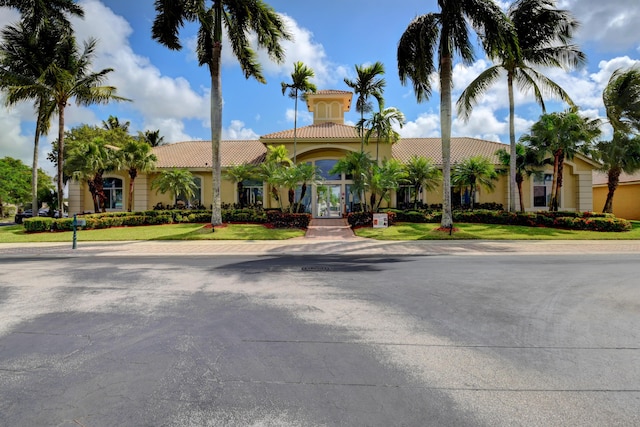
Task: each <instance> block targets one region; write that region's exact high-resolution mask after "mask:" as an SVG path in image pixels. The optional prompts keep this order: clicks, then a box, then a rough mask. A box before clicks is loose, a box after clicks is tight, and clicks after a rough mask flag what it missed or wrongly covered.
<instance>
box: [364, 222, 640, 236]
mask: <svg viewBox="0 0 640 427" xmlns="http://www.w3.org/2000/svg"><path fill="white" fill-rule="evenodd" d="M631 224H632V227H633V228H632V230H631V231H627V232H621V233H613V232H598V231H573V230H561V229H558V228H544V227H524V226H519V225H493V224H466V223H460V224H454V227H455V228H457V229H459V231H454V232H453V234H452V235H451V236H449V233H448V232H442V231H436V229H437V228H438V227H439V226H440V224H439V223H438V224H435V223H429V224H414V223H398V224H395V225H393V226H392V227H389V228H359V229H357V230H356V231H355V232H356V235H357V236H360V237H368V238H371V239H378V240H467V239H485V240H636V239H640V221H631Z"/></svg>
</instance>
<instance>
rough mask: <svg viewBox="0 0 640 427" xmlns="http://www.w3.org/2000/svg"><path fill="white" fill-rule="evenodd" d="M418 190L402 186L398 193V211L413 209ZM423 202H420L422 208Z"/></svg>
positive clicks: (410, 186)
mask: <svg viewBox="0 0 640 427" xmlns="http://www.w3.org/2000/svg"><path fill="white" fill-rule="evenodd" d="M415 194H416V190H415V188H414V187H413V186H412V185H401V186H400V187H398V191H396V207H397V208H398V209H413V208H414V206H415V204H414V199H415ZM420 202H421V200H418V207H420Z"/></svg>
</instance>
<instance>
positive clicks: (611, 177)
mask: <svg viewBox="0 0 640 427" xmlns="http://www.w3.org/2000/svg"><path fill="white" fill-rule="evenodd" d="M620 173H621V170H620V168H617V167H616V168H611V169H609V171H608V172H607V188H608V189H609V191H608V192H607V200H606V201H605V202H604V207H603V208H602V212H605V213H613V194H614V193H615V192H616V189H617V188H618V184H619V183H620Z"/></svg>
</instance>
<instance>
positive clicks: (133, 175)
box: [127, 168, 138, 212]
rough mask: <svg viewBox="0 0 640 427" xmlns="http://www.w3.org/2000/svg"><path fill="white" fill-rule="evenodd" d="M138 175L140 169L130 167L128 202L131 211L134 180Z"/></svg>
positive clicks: (128, 209)
mask: <svg viewBox="0 0 640 427" xmlns="http://www.w3.org/2000/svg"><path fill="white" fill-rule="evenodd" d="M137 176H138V171H137V170H136V169H135V168H130V169H129V178H131V179H129V202H128V203H127V211H129V212H131V208H132V207H133V189H134V182H135V180H136V177H137Z"/></svg>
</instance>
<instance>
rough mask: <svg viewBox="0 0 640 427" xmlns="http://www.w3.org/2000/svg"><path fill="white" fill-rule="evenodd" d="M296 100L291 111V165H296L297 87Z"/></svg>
mask: <svg viewBox="0 0 640 427" xmlns="http://www.w3.org/2000/svg"><path fill="white" fill-rule="evenodd" d="M295 93H296V100H295V101H294V105H295V107H294V108H295V111H294V113H293V165H294V166H295V165H296V154H297V153H296V143H297V141H296V139H297V136H298V89H296V90H295Z"/></svg>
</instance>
